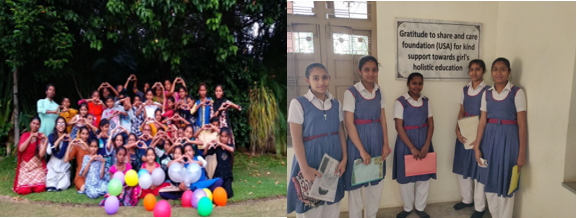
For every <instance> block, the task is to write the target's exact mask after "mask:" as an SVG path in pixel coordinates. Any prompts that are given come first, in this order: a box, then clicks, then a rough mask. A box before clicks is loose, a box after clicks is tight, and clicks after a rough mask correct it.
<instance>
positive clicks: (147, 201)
mask: <svg viewBox="0 0 577 218" xmlns="http://www.w3.org/2000/svg"><path fill="white" fill-rule="evenodd" d="M154 206H156V197H154V195H153V194H151V193H148V194H147V195H146V196H145V197H144V208H145V209H146V210H148V211H152V210H154Z"/></svg>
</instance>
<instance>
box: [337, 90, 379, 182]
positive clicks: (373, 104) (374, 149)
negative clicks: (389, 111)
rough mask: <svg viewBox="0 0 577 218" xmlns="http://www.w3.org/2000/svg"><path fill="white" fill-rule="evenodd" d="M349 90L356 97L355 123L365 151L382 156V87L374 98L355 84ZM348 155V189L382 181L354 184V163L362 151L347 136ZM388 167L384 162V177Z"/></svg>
mask: <svg viewBox="0 0 577 218" xmlns="http://www.w3.org/2000/svg"><path fill="white" fill-rule="evenodd" d="M348 90H349V91H350V92H351V93H352V94H353V97H355V113H354V114H355V121H354V123H355V127H356V128H357V132H358V134H359V138H360V140H361V143H362V144H363V148H365V151H367V153H369V155H371V157H378V156H381V155H382V153H381V152H382V150H383V128H382V126H381V122H380V118H381V97H382V96H381V89H378V90H377V91H376V93H375V97H374V98H373V99H366V98H364V97H363V96H362V95H361V93H359V91H358V90H357V88H355V87H354V86H351V87H349V88H348ZM347 155H348V157H347V170H345V174H344V175H343V177H344V180H345V190H346V191H352V190H355V189H358V188H360V187H367V186H368V185H369V183H371V185H377V184H379V182H381V181H382V179H381V180H376V181H372V182H367V183H364V184H359V185H355V186H352V178H353V164H354V162H355V160H356V159H360V158H361V153H360V152H359V149H357V147H356V146H355V144H354V143H353V141H351V139H350V138H347ZM386 168H387V167H386V162H385V163H383V179H384V178H385V173H386Z"/></svg>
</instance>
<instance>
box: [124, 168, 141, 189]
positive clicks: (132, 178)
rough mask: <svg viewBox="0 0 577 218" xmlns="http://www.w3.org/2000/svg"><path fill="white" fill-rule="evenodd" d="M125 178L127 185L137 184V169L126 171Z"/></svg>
mask: <svg viewBox="0 0 577 218" xmlns="http://www.w3.org/2000/svg"><path fill="white" fill-rule="evenodd" d="M124 180H126V185H128V186H135V185H136V184H138V174H136V171H134V170H129V171H128V172H126V176H124Z"/></svg>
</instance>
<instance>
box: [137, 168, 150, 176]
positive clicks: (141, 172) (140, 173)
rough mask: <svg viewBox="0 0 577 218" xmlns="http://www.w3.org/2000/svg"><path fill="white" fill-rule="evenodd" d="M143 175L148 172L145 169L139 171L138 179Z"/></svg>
mask: <svg viewBox="0 0 577 218" xmlns="http://www.w3.org/2000/svg"><path fill="white" fill-rule="evenodd" d="M143 173H148V170H146V169H144V168H143V169H140V171H138V178H140V176H142V174H143Z"/></svg>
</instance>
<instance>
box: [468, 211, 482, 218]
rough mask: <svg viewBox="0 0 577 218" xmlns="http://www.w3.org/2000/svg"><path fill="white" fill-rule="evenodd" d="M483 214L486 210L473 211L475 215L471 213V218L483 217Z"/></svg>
mask: <svg viewBox="0 0 577 218" xmlns="http://www.w3.org/2000/svg"><path fill="white" fill-rule="evenodd" d="M483 214H485V211H483V212H479V211H475V213H473V215H471V218H481V217H483Z"/></svg>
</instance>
